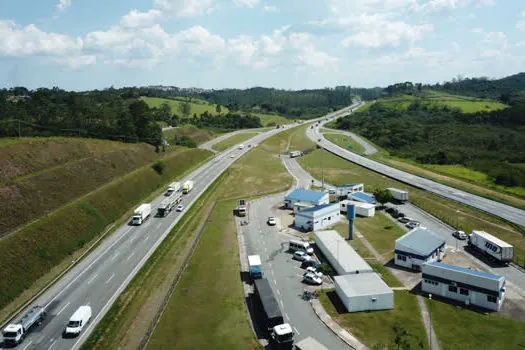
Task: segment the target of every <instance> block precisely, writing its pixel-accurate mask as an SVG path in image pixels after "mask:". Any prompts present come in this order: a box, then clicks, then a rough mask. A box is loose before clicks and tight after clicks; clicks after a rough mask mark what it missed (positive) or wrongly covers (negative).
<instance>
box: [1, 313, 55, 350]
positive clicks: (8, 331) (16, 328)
mask: <svg viewBox="0 0 525 350" xmlns="http://www.w3.org/2000/svg"><path fill="white" fill-rule="evenodd" d="M45 317H46V310H45V309H44V308H43V307H42V306H38V305H36V306H33V307H32V308H30V309H29V310H28V311H27V312H26V313H25V314H23V315H22V317H21V318H20V319H19V320H17V321H16V322H15V323H11V324H9V325H7V327H5V328H4V330H3V332H2V335H3V336H4V344H5V345H8V346H16V345H18V344H20V343H21V342H22V341H23V340H24V338H25V337H26V335H27V333H29V331H30V330H31V329H32V328H34V327H36V326H38V325H39V324H41V323H42V321H43V320H44V318H45Z"/></svg>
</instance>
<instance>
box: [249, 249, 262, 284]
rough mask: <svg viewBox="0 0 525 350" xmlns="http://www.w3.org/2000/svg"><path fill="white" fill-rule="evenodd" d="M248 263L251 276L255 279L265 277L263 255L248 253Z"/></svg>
mask: <svg viewBox="0 0 525 350" xmlns="http://www.w3.org/2000/svg"><path fill="white" fill-rule="evenodd" d="M248 265H249V266H250V277H251V278H252V279H254V280H256V279H258V278H262V277H263V270H262V263H261V257H260V256H259V255H248Z"/></svg>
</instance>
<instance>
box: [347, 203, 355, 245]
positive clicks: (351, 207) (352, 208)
mask: <svg viewBox="0 0 525 350" xmlns="http://www.w3.org/2000/svg"><path fill="white" fill-rule="evenodd" d="M346 217H347V218H348V240H350V241H351V240H353V239H354V219H355V205H353V204H349V205H347V206H346Z"/></svg>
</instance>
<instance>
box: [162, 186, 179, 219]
mask: <svg viewBox="0 0 525 350" xmlns="http://www.w3.org/2000/svg"><path fill="white" fill-rule="evenodd" d="M181 200H182V192H178V191H177V192H174V194H172V195H171V196H169V197H167V198H164V200H163V201H162V202H161V203H160V205H159V207H158V208H157V216H159V217H166V216H168V214H169V213H170V212H171V211H172V210H173V209H175V206H176V205H177V204H179V203H180V202H181Z"/></svg>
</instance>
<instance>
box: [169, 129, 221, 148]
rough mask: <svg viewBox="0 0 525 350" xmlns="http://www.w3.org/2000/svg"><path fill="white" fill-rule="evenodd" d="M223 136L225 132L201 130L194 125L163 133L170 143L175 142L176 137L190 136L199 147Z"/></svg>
mask: <svg viewBox="0 0 525 350" xmlns="http://www.w3.org/2000/svg"><path fill="white" fill-rule="evenodd" d="M224 132H227V131H224ZM221 134H223V132H220V131H215V130H210V129H199V128H196V127H194V126H192V125H185V126H182V127H177V128H173V129H169V130H165V131H163V132H162V135H163V136H164V138H165V139H166V140H167V141H168V142H169V143H172V142H173V138H175V136H188V137H189V138H191V139H192V140H193V141H195V142H196V143H197V145H200V144H201V143H204V142H207V141H210V140H212V139H214V138H216V137H218V136H220V135H221Z"/></svg>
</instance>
